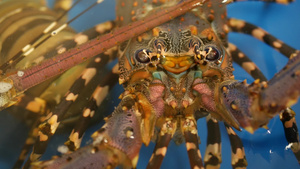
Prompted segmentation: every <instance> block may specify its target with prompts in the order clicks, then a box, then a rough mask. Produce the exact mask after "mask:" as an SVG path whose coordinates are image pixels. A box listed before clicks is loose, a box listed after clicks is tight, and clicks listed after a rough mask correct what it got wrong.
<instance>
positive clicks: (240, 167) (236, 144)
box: [225, 124, 248, 169]
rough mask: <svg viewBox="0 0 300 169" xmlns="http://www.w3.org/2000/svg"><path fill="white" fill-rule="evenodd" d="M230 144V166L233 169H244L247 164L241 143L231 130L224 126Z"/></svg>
mask: <svg viewBox="0 0 300 169" xmlns="http://www.w3.org/2000/svg"><path fill="white" fill-rule="evenodd" d="M225 127H226V130H227V133H228V136H229V139H230V144H231V165H232V168H233V169H246V167H247V165H248V163H247V160H246V156H245V150H244V146H243V143H242V141H241V139H240V138H239V136H237V135H236V133H235V132H234V131H233V129H232V128H231V127H230V126H228V125H227V124H225Z"/></svg>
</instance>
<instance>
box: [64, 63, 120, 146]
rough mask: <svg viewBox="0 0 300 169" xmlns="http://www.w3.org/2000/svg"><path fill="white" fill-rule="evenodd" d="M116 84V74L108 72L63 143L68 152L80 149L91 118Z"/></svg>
mask: <svg viewBox="0 0 300 169" xmlns="http://www.w3.org/2000/svg"><path fill="white" fill-rule="evenodd" d="M113 70H115V68H113ZM117 83H118V74H117V73H116V72H110V73H109V74H108V75H106V77H105V78H104V79H103V80H101V82H100V84H99V85H98V86H97V88H96V89H95V91H94V92H93V94H92V96H91V98H90V99H89V101H88V103H87V106H86V107H85V108H84V109H83V111H82V114H81V117H80V119H79V120H78V122H77V123H76V124H75V126H74V129H73V130H72V133H71V134H70V136H69V139H68V141H66V142H65V145H66V146H68V149H69V150H70V151H75V150H77V149H78V148H79V147H80V144H81V139H82V136H83V134H84V132H85V130H86V129H87V127H88V125H89V123H90V120H91V119H92V118H93V116H94V113H95V112H96V111H97V110H98V107H99V106H100V105H101V103H102V101H103V100H104V98H105V97H106V96H107V94H108V93H109V91H110V90H111V89H112V87H113V86H114V85H115V84H117Z"/></svg>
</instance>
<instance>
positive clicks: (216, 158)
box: [204, 115, 222, 169]
mask: <svg viewBox="0 0 300 169" xmlns="http://www.w3.org/2000/svg"><path fill="white" fill-rule="evenodd" d="M206 123H207V130H208V131H207V144H206V150H205V155H204V166H205V168H207V169H209V168H214V169H217V168H220V164H221V162H222V154H221V135H220V128H219V124H218V121H217V120H216V119H214V118H212V117H211V115H208V116H207V117H206Z"/></svg>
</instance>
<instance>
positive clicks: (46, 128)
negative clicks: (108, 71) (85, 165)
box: [26, 50, 115, 166]
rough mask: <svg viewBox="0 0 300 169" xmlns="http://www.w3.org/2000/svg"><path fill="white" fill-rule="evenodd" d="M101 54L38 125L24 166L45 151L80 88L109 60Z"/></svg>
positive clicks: (108, 56) (107, 56)
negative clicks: (31, 148) (28, 157)
mask: <svg viewBox="0 0 300 169" xmlns="http://www.w3.org/2000/svg"><path fill="white" fill-rule="evenodd" d="M111 52H112V55H115V53H114V52H115V50H112V51H111ZM102 56H103V57H96V58H94V59H93V61H92V62H91V63H90V65H89V66H88V68H86V69H85V71H84V72H83V73H82V75H81V77H80V78H79V79H77V80H76V81H75V83H74V84H73V85H72V87H71V88H70V90H69V92H68V93H67V94H66V95H65V97H64V98H63V99H62V101H61V102H60V103H59V105H58V106H56V107H55V109H54V110H53V111H52V112H50V114H49V118H48V119H47V120H46V121H45V122H43V123H42V124H41V125H40V126H39V129H40V132H39V137H38V140H37V142H36V143H35V146H34V149H33V152H32V155H31V156H30V160H28V162H27V163H26V164H27V165H26V166H29V164H30V162H31V161H36V160H38V159H39V158H40V157H41V155H42V154H43V153H44V152H45V148H46V145H47V144H48V141H49V139H50V137H51V136H52V135H53V134H54V133H55V131H56V129H57V127H58V126H59V123H60V122H61V120H62V117H63V116H64V114H65V113H66V111H67V110H68V108H69V107H70V106H71V104H72V103H74V102H75V101H76V99H77V98H78V96H79V94H80V92H81V91H82V89H83V88H84V87H85V86H87V84H88V83H89V82H90V81H91V80H92V78H93V77H94V76H95V75H96V73H97V72H98V71H99V70H101V68H103V65H105V64H106V63H107V62H108V61H109V58H110V55H105V54H104V55H102Z"/></svg>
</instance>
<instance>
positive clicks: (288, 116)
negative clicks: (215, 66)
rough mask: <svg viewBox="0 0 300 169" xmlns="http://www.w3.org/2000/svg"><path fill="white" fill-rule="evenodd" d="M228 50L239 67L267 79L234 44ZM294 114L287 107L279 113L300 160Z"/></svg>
mask: <svg viewBox="0 0 300 169" xmlns="http://www.w3.org/2000/svg"><path fill="white" fill-rule="evenodd" d="M229 51H230V54H231V56H232V58H233V60H234V61H235V62H236V63H238V64H239V65H240V66H241V67H243V68H244V69H245V70H246V71H247V72H248V73H249V74H250V75H251V76H252V77H253V78H254V79H261V80H263V81H267V79H266V77H265V76H264V74H263V73H262V72H261V71H260V70H259V69H258V68H257V66H256V65H255V63H253V62H252V61H251V60H250V59H249V58H248V56H246V55H245V54H244V53H242V52H241V51H240V50H239V49H238V48H237V47H236V46H234V45H233V44H229ZM245 63H247V64H245ZM247 65H249V66H247ZM295 115H296V114H295V113H294V111H293V110H292V109H291V108H287V109H285V110H284V111H283V112H282V113H281V114H280V120H281V121H282V123H283V128H284V132H285V137H286V139H287V141H288V142H289V144H290V145H291V149H292V151H293V153H294V155H295V157H296V158H297V160H298V162H300V146H299V145H300V142H299V139H298V138H299V134H298V128H297V124H296V121H295V117H294V116H295Z"/></svg>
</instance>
